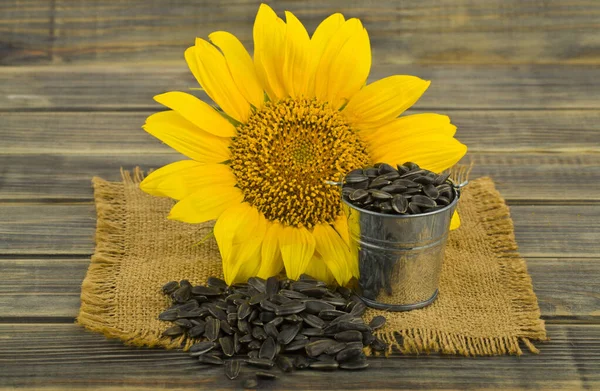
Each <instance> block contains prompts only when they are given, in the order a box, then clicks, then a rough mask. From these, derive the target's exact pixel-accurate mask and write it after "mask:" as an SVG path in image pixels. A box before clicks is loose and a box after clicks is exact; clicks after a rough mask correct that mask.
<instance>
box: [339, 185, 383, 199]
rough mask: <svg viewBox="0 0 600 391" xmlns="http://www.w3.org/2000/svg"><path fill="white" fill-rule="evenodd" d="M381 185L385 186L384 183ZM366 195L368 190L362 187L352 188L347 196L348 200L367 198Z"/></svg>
mask: <svg viewBox="0 0 600 391" xmlns="http://www.w3.org/2000/svg"><path fill="white" fill-rule="evenodd" d="M382 186H385V185H382ZM368 196H369V192H368V191H366V190H363V189H357V190H354V191H353V192H352V194H350V196H349V197H348V198H349V199H350V201H361V200H364V199H365V198H367V197H368Z"/></svg>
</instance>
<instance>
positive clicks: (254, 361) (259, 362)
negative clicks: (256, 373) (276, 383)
mask: <svg viewBox="0 0 600 391" xmlns="http://www.w3.org/2000/svg"><path fill="white" fill-rule="evenodd" d="M246 363H248V365H252V366H253V367H259V368H272V367H273V365H275V363H274V362H273V361H272V360H268V359H266V358H258V357H257V358H250V359H248V360H246Z"/></svg>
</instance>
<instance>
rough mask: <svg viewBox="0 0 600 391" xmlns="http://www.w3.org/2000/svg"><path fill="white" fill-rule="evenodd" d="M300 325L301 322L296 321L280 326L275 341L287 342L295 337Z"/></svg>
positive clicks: (285, 343)
mask: <svg viewBox="0 0 600 391" xmlns="http://www.w3.org/2000/svg"><path fill="white" fill-rule="evenodd" d="M301 327H302V325H301V324H299V323H296V324H293V325H289V326H286V327H284V328H282V329H281V331H280V332H279V335H278V336H277V342H279V343H280V344H282V345H287V344H289V343H290V342H292V340H293V339H294V338H295V337H296V335H297V334H298V332H299V331H300V328H301Z"/></svg>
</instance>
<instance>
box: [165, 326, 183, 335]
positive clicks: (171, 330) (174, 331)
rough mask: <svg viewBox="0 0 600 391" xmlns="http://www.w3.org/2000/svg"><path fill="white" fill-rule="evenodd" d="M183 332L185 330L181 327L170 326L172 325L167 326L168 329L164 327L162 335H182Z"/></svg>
mask: <svg viewBox="0 0 600 391" xmlns="http://www.w3.org/2000/svg"><path fill="white" fill-rule="evenodd" d="M183 333H185V330H184V329H183V327H180V326H172V327H169V328H168V329H166V330H165V331H163V333H162V335H163V336H165V337H178V336H180V335H182V334H183Z"/></svg>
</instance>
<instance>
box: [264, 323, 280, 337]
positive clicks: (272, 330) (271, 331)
mask: <svg viewBox="0 0 600 391" xmlns="http://www.w3.org/2000/svg"><path fill="white" fill-rule="evenodd" d="M265 333H267V335H268V336H269V337H273V338H275V339H277V336H278V335H279V331H278V330H277V326H275V325H274V324H273V323H267V324H266V325H265Z"/></svg>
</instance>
